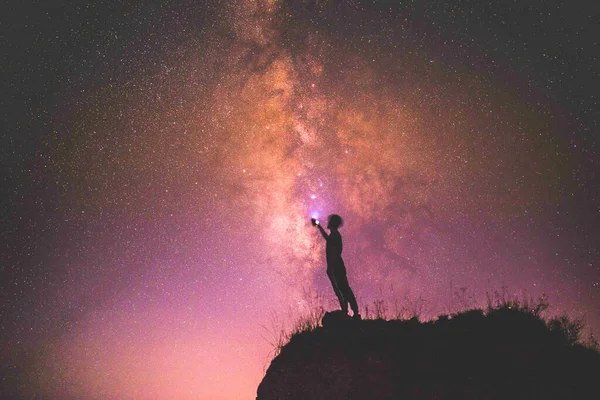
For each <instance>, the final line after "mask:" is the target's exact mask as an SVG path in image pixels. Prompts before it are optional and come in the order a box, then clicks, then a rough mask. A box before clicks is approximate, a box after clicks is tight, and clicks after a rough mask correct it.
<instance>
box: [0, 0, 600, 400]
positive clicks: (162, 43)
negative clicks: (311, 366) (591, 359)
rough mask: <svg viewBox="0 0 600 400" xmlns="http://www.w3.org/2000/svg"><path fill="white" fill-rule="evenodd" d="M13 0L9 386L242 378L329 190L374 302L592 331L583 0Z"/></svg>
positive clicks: (222, 388) (5, 223)
mask: <svg viewBox="0 0 600 400" xmlns="http://www.w3.org/2000/svg"><path fill="white" fill-rule="evenodd" d="M13 3H14V4H12V5H7V4H5V5H3V6H2V11H1V12H0V15H1V17H0V18H1V22H0V27H1V28H2V35H0V37H1V39H0V43H1V46H2V54H3V56H2V63H1V64H0V66H1V72H2V83H1V85H2V86H1V89H0V92H1V94H0V98H1V101H2V108H1V116H2V137H1V140H2V142H1V146H0V151H1V166H2V173H1V175H0V176H1V184H2V186H1V189H2V197H1V206H2V208H1V216H0V218H1V227H2V229H1V231H0V234H1V237H0V246H1V247H0V268H1V269H0V273H1V275H0V282H1V283H0V284H1V287H0V301H1V309H0V310H1V314H0V317H1V321H2V323H1V326H0V340H1V341H0V343H1V345H2V347H1V349H2V353H1V354H2V362H1V364H0V365H1V372H2V381H0V386H1V387H2V389H1V390H2V391H3V393H4V395H5V396H8V395H13V396H15V397H23V398H33V396H34V395H36V396H38V397H37V398H41V399H46V398H47V399H57V398H62V399H70V398H77V399H107V398H120V399H141V398H144V399H202V400H209V399H210V400H213V399H222V400H232V399H253V398H254V397H255V395H256V388H257V386H258V384H259V382H260V380H261V379H262V377H263V374H264V369H265V368H266V367H267V366H268V364H269V362H270V358H271V357H272V350H273V348H272V345H271V344H269V342H270V341H272V340H273V336H274V333H275V332H276V330H277V329H278V327H281V326H283V325H286V326H289V325H290V324H292V323H293V321H294V320H295V319H296V318H297V317H299V316H301V315H305V314H306V313H307V312H309V310H310V309H311V307H314V306H316V305H323V306H324V307H325V309H328V310H333V309H336V307H337V300H336V298H335V296H334V294H333V290H331V287H330V284H329V281H328V279H327V276H326V274H325V254H324V243H323V240H322V238H321V237H320V235H319V233H318V231H317V230H315V229H314V228H312V227H311V225H310V218H311V217H313V216H316V217H318V218H321V219H324V218H326V216H327V215H328V214H330V213H334V212H335V213H338V214H340V215H341V216H342V217H343V218H344V220H345V225H344V226H343V227H342V228H341V233H342V235H343V238H344V253H343V256H344V260H345V263H346V267H347V269H348V276H349V281H350V284H351V286H352V287H353V289H354V292H355V294H356V296H357V298H358V301H359V305H360V306H361V307H362V308H363V309H364V306H365V305H367V304H372V303H373V302H374V301H376V300H378V299H382V300H385V301H386V302H387V304H388V307H389V309H390V310H391V309H392V308H394V307H393V306H398V307H400V308H401V309H403V310H406V309H409V310H411V309H412V310H414V309H418V310H419V311H420V312H421V317H422V318H423V319H428V318H432V317H434V316H436V315H438V314H439V313H443V312H452V311H456V310H458V309H460V308H461V307H465V306H471V305H479V306H484V305H485V304H486V292H487V293H493V292H494V291H500V292H502V291H505V292H506V293H507V294H508V295H515V296H520V297H521V298H522V297H523V296H526V297H537V296H540V295H542V294H544V293H545V294H546V295H547V296H548V299H549V302H550V305H551V309H550V314H553V313H554V314H556V313H563V312H566V313H568V314H569V315H571V316H573V317H583V318H585V321H586V323H587V325H588V326H589V327H590V328H591V330H592V331H593V332H596V334H597V333H598V332H600V310H599V305H600V248H599V246H598V244H599V243H600V196H599V192H600V190H599V189H600V173H599V171H600V146H599V143H598V134H599V127H600V107H599V105H600V104H599V103H600V95H599V93H600V46H599V42H600V12H599V6H598V5H597V2H596V1H589V2H584V1H572V2H563V1H535V0H534V1H524V2H523V1H499V2H495V3H496V4H494V5H490V4H487V2H483V1H479V0H465V1H451V2H445V1H433V0H423V1H399V2H394V3H391V2H383V1H381V2H379V1H375V2H363V1H357V0H355V1H343V2H342V1H331V0H330V1H325V0H324V1H318V0H317V1H289V2H285V1H283V2H281V1H277V0H272V1H222V2H213V3H210V4H204V3H203V2H200V1H197V2H196V1H190V0H188V1H181V2H175V1H164V2H155V3H150V2H148V3H147V4H142V3H141V2H135V1H122V2H119V1H103V2H96V3H89V4H85V3H84V2H67V1H64V2H58V1H29V2H13ZM315 297H316V298H315Z"/></svg>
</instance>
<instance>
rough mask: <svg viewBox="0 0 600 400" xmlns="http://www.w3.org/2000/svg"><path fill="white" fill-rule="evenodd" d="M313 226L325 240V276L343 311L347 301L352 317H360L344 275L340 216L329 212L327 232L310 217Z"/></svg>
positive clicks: (345, 308)
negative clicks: (329, 281)
mask: <svg viewBox="0 0 600 400" xmlns="http://www.w3.org/2000/svg"><path fill="white" fill-rule="evenodd" d="M311 222H312V224H313V226H316V227H317V228H319V231H320V232H321V235H323V237H324V238H325V240H326V241H327V245H326V247H325V254H326V256H327V276H329V279H330V280H331V285H332V286H333V291H334V292H335V295H336V296H337V298H338V300H339V301H340V306H341V307H342V311H343V312H344V313H346V314H347V313H348V303H350V307H351V308H352V311H353V312H354V318H356V319H360V314H359V312H358V304H356V298H355V297H354V293H353V292H352V289H350V285H349V284H348V278H347V277H346V266H345V265H344V260H342V235H340V232H339V230H338V228H339V227H340V226H342V225H343V224H344V221H343V220H342V217H340V216H339V215H337V214H331V215H330V216H329V217H327V229H329V232H330V233H329V234H327V232H325V229H323V227H322V226H321V224H319V222H318V221H317V220H316V219H314V218H313V219H311Z"/></svg>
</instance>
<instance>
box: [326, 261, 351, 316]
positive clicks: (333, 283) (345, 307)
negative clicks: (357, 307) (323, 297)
mask: <svg viewBox="0 0 600 400" xmlns="http://www.w3.org/2000/svg"><path fill="white" fill-rule="evenodd" d="M327 276H328V277H329V280H330V281H331V286H333V291H334V292H335V295H336V297H337V298H338V301H339V302H340V307H341V308H342V311H343V312H345V313H348V303H347V302H346V300H344V295H343V294H342V291H341V290H340V287H339V285H338V282H337V280H336V276H335V274H334V273H333V271H331V270H327Z"/></svg>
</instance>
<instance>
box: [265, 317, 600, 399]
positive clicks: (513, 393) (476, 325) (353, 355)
mask: <svg viewBox="0 0 600 400" xmlns="http://www.w3.org/2000/svg"><path fill="white" fill-rule="evenodd" d="M579 331H580V326H579V327H578V326H577V324H572V323H571V322H570V321H569V320H568V319H562V320H561V319H560V318H559V319H554V320H551V321H549V322H546V321H544V320H543V319H541V318H540V317H539V316H538V315H536V314H534V313H531V312H528V311H523V310H519V309H511V307H501V308H498V309H494V310H489V311H488V312H487V313H484V312H483V311H481V310H472V311H468V312H464V313H461V314H458V315H455V316H453V317H441V318H440V319H438V320H437V321H435V322H427V323H421V322H419V321H418V320H417V319H412V320H391V321H386V320H363V321H354V320H349V319H346V318H342V317H339V316H338V317H336V314H326V316H325V317H324V319H323V326H322V327H318V328H316V329H315V330H312V331H306V332H300V333H297V334H295V335H293V336H292V338H291V340H290V342H289V343H288V344H287V345H285V346H284V347H283V348H282V349H281V352H280V354H279V355H278V356H277V357H275V358H274V359H273V361H272V363H271V365H270V367H269V368H268V370H267V373H266V375H265V377H264V379H263V381H262V382H261V384H260V386H259V387H258V393H257V400H275V399H277V400H300V399H302V400H307V399H310V400H319V399H323V400H331V399H338V400H342V399H357V400H358V399H365V400H366V399H369V400H378V399H461V400H467V399H599V398H600V390H599V385H600V354H599V353H598V352H597V350H594V349H591V348H588V347H586V346H583V345H581V344H579V343H578V341H577V339H578V338H577V336H578V334H579Z"/></svg>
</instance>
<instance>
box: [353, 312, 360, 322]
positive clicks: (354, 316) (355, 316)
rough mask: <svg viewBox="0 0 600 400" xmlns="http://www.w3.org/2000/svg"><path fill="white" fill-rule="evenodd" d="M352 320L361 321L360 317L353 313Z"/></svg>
mask: <svg viewBox="0 0 600 400" xmlns="http://www.w3.org/2000/svg"><path fill="white" fill-rule="evenodd" d="M352 319H355V320H357V321H360V320H362V317H361V316H360V314H359V313H355V314H354V315H353V316H352Z"/></svg>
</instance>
